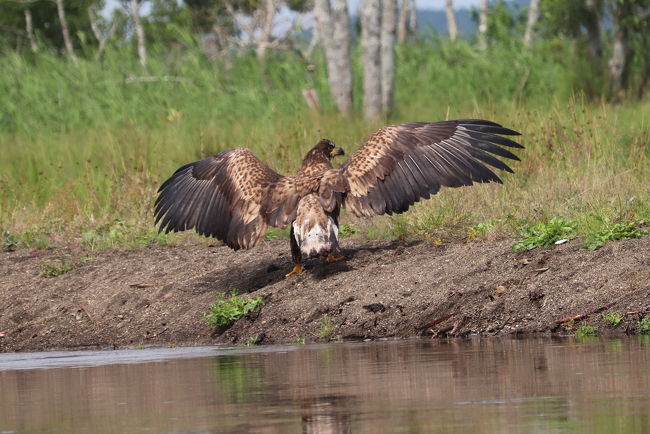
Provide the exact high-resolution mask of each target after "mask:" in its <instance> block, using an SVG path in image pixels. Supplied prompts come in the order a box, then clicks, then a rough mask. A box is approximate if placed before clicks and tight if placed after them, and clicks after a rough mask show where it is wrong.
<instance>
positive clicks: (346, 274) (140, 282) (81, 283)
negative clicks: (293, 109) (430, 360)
mask: <svg viewBox="0 0 650 434" xmlns="http://www.w3.org/2000/svg"><path fill="white" fill-rule="evenodd" d="M512 243H513V241H512V240H500V241H495V242H469V243H457V244H450V245H445V246H436V245H435V244H433V243H431V242H428V241H419V242H412V243H401V242H365V243H362V242H358V241H350V240H343V242H342V247H343V253H344V254H345V255H346V256H348V258H349V259H348V260H347V261H343V262H339V263H334V264H325V263H323V261H321V260H312V261H308V262H307V269H306V271H305V272H303V273H302V274H300V275H298V276H293V277H291V278H289V279H284V278H283V276H284V274H285V273H286V272H287V271H289V270H290V269H291V268H292V263H291V257H290V254H289V243H288V241H287V240H274V241H269V242H265V243H263V244H262V245H261V246H258V247H256V248H254V249H252V250H250V251H239V252H234V251H232V250H230V249H229V248H227V247H203V246H179V247H150V248H145V249H139V250H105V251H101V252H98V253H95V254H93V256H92V258H91V259H90V260H89V261H87V262H78V263H77V264H76V265H75V266H74V267H73V269H72V270H71V271H69V272H67V273H65V274H62V275H60V276H56V277H42V276H39V271H40V270H42V267H43V264H44V263H46V262H47V261H48V260H51V259H52V258H55V257H60V256H61V255H62V254H63V253H64V251H61V250H59V251H53V250H37V251H30V250H19V251H16V252H5V253H1V254H0V306H1V311H0V351H5V352H6V351H40V350H49V349H62V348H118V347H133V346H139V345H145V346H147V345H196V344H221V343H228V344H243V343H245V342H246V341H247V340H249V339H251V338H253V339H255V338H256V339H257V341H258V342H261V343H287V342H296V341H300V342H302V341H305V342H310V341H318V340H327V339H339V338H340V339H366V338H382V337H411V336H418V335H425V336H449V335H451V336H466V335H469V334H481V335H500V334H512V333H522V334H524V333H567V332H570V331H571V330H572V329H575V328H576V327H578V326H579V325H580V324H585V323H586V324H591V325H597V326H599V331H600V332H601V334H603V333H605V334H607V333H634V332H635V331H636V330H635V328H636V324H637V321H638V320H639V319H640V318H641V317H642V316H643V315H645V314H647V313H648V312H650V237H648V236H645V237H642V238H639V239H635V240H628V241H620V242H611V243H608V244H607V245H605V246H604V247H602V248H601V249H600V250H597V251H595V252H592V251H586V250H583V249H581V248H580V245H579V243H578V242H577V241H570V242H569V243H567V244H564V245H560V246H553V247H549V248H541V249H536V250H533V251H530V252H515V251H513V250H512V249H511V245H512ZM233 288H235V289H237V290H238V292H239V293H240V294H243V295H244V296H249V295H247V294H250V296H263V297H264V305H263V306H261V307H259V308H257V309H256V310H255V311H254V312H253V313H251V314H249V315H247V316H246V317H244V318H242V319H240V320H239V321H237V322H236V323H235V324H234V325H233V326H232V327H230V328H228V329H227V330H214V329H213V328H210V327H209V326H208V325H207V323H206V322H205V321H204V320H203V319H202V316H203V314H204V313H206V312H207V311H208V308H209V305H210V304H211V303H212V302H213V301H214V300H215V297H216V295H217V294H218V293H219V292H227V291H231V290H232V289H233ZM611 311H616V312H620V313H623V314H624V319H623V321H622V322H621V324H619V325H618V326H616V327H611V326H608V325H607V324H605V323H604V321H603V319H602V315H603V313H605V312H611ZM571 318H573V320H571ZM324 324H329V328H328V327H324Z"/></svg>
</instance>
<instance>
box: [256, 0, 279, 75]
mask: <svg viewBox="0 0 650 434" xmlns="http://www.w3.org/2000/svg"><path fill="white" fill-rule="evenodd" d="M260 12H261V13H262V17H261V20H260V21H261V22H260V33H259V37H258V39H257V47H256V49H255V51H256V53H257V58H258V59H259V60H260V61H261V62H263V61H264V60H265V59H266V49H267V48H268V46H269V43H270V42H271V31H272V30H273V19H274V18H275V12H276V9H275V2H274V1H273V0H265V1H264V6H263V9H262V10H261V11H260Z"/></svg>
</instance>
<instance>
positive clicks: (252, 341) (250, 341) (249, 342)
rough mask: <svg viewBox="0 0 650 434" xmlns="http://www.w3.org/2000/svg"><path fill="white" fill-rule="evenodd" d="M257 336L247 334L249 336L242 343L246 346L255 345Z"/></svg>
mask: <svg viewBox="0 0 650 434" xmlns="http://www.w3.org/2000/svg"><path fill="white" fill-rule="evenodd" d="M257 336H258V335H253V336H249V338H248V339H246V342H244V345H246V346H247V347H252V346H253V345H256V342H257Z"/></svg>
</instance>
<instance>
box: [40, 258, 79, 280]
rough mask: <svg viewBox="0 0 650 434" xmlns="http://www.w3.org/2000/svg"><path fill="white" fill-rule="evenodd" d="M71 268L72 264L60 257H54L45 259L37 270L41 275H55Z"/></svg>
mask: <svg viewBox="0 0 650 434" xmlns="http://www.w3.org/2000/svg"><path fill="white" fill-rule="evenodd" d="M70 270H72V264H70V263H68V262H67V261H66V260H64V259H62V258H56V259H53V260H48V261H46V262H45V263H44V264H43V265H42V266H41V268H40V269H39V270H38V275H39V276H41V277H56V276H60V275H62V274H65V273H67V272H68V271H70Z"/></svg>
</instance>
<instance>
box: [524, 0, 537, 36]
mask: <svg viewBox="0 0 650 434" xmlns="http://www.w3.org/2000/svg"><path fill="white" fill-rule="evenodd" d="M538 20H539V0H530V4H529V5H528V21H527V22H526V33H525V34H524V47H526V48H529V47H530V46H531V44H532V43H533V34H534V32H535V26H536V25H537V21H538Z"/></svg>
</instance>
